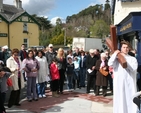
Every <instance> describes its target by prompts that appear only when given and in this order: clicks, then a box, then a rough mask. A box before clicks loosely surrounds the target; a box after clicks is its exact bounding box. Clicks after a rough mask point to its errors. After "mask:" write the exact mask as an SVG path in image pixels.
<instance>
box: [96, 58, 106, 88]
mask: <svg viewBox="0 0 141 113" xmlns="http://www.w3.org/2000/svg"><path fill="white" fill-rule="evenodd" d="M101 62H102V61H101V59H100V60H98V61H97V62H96V66H95V69H96V70H97V73H96V75H97V76H96V85H97V86H108V78H107V76H104V75H102V74H101V73H100V72H99V69H100V65H101ZM105 65H106V67H107V70H106V71H108V61H107V60H106V61H105Z"/></svg>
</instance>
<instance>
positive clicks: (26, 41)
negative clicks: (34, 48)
mask: <svg viewBox="0 0 141 113" xmlns="http://www.w3.org/2000/svg"><path fill="white" fill-rule="evenodd" d="M23 44H24V45H25V48H28V39H27V38H24V39H23Z"/></svg>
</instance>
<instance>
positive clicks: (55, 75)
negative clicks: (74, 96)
mask: <svg viewBox="0 0 141 113" xmlns="http://www.w3.org/2000/svg"><path fill="white" fill-rule="evenodd" d="M57 64H58V62H57V59H56V58H54V59H53V60H52V63H51V65H50V74H51V80H52V81H51V85H52V96H53V97H59V95H58V94H57V91H58V89H59V87H58V86H59V79H60V75H59V70H58V65H57Z"/></svg>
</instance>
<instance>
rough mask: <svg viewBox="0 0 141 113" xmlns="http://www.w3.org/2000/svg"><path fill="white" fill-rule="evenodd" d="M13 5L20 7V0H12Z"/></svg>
mask: <svg viewBox="0 0 141 113" xmlns="http://www.w3.org/2000/svg"><path fill="white" fill-rule="evenodd" d="M14 4H15V7H16V8H18V9H22V1H21V0H14Z"/></svg>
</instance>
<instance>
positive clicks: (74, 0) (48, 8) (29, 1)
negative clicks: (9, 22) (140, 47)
mask: <svg viewBox="0 0 141 113" xmlns="http://www.w3.org/2000/svg"><path fill="white" fill-rule="evenodd" d="M105 1H106V0H22V6H23V8H24V10H26V11H27V12H28V13H29V14H37V15H38V16H44V17H47V18H48V19H49V20H50V21H51V23H52V24H55V23H56V19H57V18H61V19H62V22H65V19H66V17H67V16H71V15H73V14H77V13H78V12H80V11H81V10H83V9H85V8H87V7H89V6H91V5H95V4H104V3H105ZM3 3H4V4H10V5H14V0H3Z"/></svg>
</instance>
